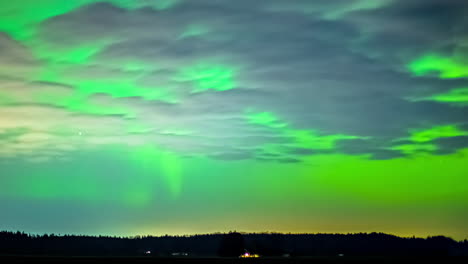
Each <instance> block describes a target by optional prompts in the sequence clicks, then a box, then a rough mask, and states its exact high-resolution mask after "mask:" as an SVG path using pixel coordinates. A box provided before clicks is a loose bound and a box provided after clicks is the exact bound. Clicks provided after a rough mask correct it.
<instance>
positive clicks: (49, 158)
mask: <svg viewBox="0 0 468 264" xmlns="http://www.w3.org/2000/svg"><path fill="white" fill-rule="evenodd" d="M188 1H189V0H177V1H176V0H153V1H151V0H147V1H145V0H138V1H137V0H106V1H104V0H103V1H99V0H77V1H63V0H21V1H3V0H0V4H1V9H0V10H1V11H0V32H1V34H0V210H1V211H2V212H6V213H5V214H2V215H0V229H9V230H24V231H27V232H54V233H84V234H111V235H135V234H155V235H158V234H166V233H167V234H185V233H202V232H218V231H229V230H240V231H253V232H260V231H279V232H371V231H377V232H388V233H393V234H397V235H404V236H406V235H408V236H409V235H418V236H427V235H437V234H443V235H448V236H452V237H454V238H456V239H464V238H466V236H467V234H468V227H467V226H466V221H468V213H467V210H466V208H467V206H468V177H466V175H468V166H467V164H468V163H467V159H468V143H467V142H468V140H467V139H468V119H467V117H466V116H467V115H464V114H468V112H467V111H468V110H467V109H468V108H467V107H466V106H468V104H467V103H468V88H465V87H467V85H468V83H466V79H467V78H468V64H467V61H466V59H464V58H466V57H467V56H466V55H467V54H463V52H461V53H460V52H458V53H457V54H456V56H455V55H454V56H446V55H441V54H446V53H444V52H445V50H442V49H441V48H439V47H442V46H443V44H446V43H445V42H444V43H439V44H440V45H439V46H437V45H434V46H429V45H422V44H418V45H416V44H414V46H415V47H412V46H411V47H410V45H412V44H410V43H409V42H408V43H405V45H404V46H398V45H400V43H396V44H395V47H392V49H391V48H389V47H387V46H386V45H377V46H376V44H375V43H383V42H385V41H386V39H384V38H385V37H384V36H387V35H391V34H395V32H394V31H392V30H398V27H395V28H394V29H388V30H389V31H388V32H386V31H385V32H382V34H380V33H381V32H377V30H387V29H380V28H379V29H375V28H373V27H372V26H370V25H368V24H366V25H364V26H363V25H362V24H360V23H362V21H361V20H360V19H356V15H358V14H365V16H363V19H371V20H372V21H373V20H375V21H376V22H375V23H374V24H379V25H380V24H382V23H384V22H385V20H382V21H380V20H379V19H384V18H383V17H384V16H382V15H381V13H382V12H384V11H385V10H389V12H393V13H391V14H398V15H401V16H403V15H405V14H406V13H405V12H403V11H401V10H399V9H398V8H402V7H401V6H402V5H401V3H400V4H398V3H399V2H401V1H402V0H392V1H382V2H379V3H375V1H367V0H360V1H352V2H347V3H333V4H325V3H323V4H316V3H312V2H309V3H302V4H301V3H300V2H301V1H298V3H289V2H288V3H285V2H281V1H276V0H272V1H265V2H263V1H261V2H259V3H258V4H255V5H252V6H250V5H247V4H246V2H244V1H239V3H234V1H233V2H231V3H229V2H228V1H226V2H225V3H224V5H226V7H227V10H230V11H229V15H226V14H224V15H223V14H219V15H213V17H211V15H212V14H211V13H210V15H208V13H207V12H209V11H207V10H220V11H219V12H224V11H223V9H222V8H219V9H216V8H215V7H216V5H217V4H219V3H212V4H208V3H205V2H204V1H199V2H197V3H192V4H189V3H188ZM221 2H222V1H221ZM212 5H213V6H212ZM198 6H199V7H198ZM403 6H404V5H403ZM197 7H198V8H197ZM192 12H193V13H192ZM242 12H247V13H248V14H247V15H246V14H244V15H242V14H240V13H242ZM291 13H292V14H294V15H295V16H297V17H300V19H299V18H296V19H297V20H294V19H289V17H288V14H291ZM384 13H385V12H384ZM408 13H409V12H408ZM96 14H99V16H96ZM374 14H376V15H374ZM423 15H424V14H423ZM283 16H284V17H283ZM270 17H271V18H270ZM91 18H92V19H91ZM116 18H118V19H116ZM404 18H405V19H407V20H408V21H410V22H411V21H412V20H411V18H407V17H404ZM94 19H95V20H94ZM272 19H274V20H272ZM283 19H284V21H283ZM391 19H393V18H391ZM402 19H403V18H402ZM299 20H300V21H299ZM272 21H276V22H274V23H275V24H271V23H272ZM301 21H302V22H301ZM402 21H403V20H402ZM405 21H406V20H405ZM428 21H432V18H430V17H429V18H428ZM410 22H408V25H411V26H415V27H416V26H418V25H419V24H418V25H415V24H417V23H414V24H412V23H410ZM87 23H88V24H87ZM113 23H119V24H118V25H114V24H113ZM120 23H121V24H120ZM242 23H245V24H242ZM304 25H307V27H306V28H305V29H304V28H300V27H301V26H304ZM324 25H325V26H324ZM309 26H310V27H313V29H314V30H312V31H311V30H310V29H309V28H308V27H309ZM296 27H297V28H296ZM323 28H326V29H323ZM349 28H353V30H349ZM296 29H297V30H296ZM347 30H348V31H347ZM417 30H419V31H418V32H422V31H421V30H420V28H418V29H417ZM427 30H428V29H427ZM434 30H435V29H434ZM335 31H336V32H335ZM451 32H452V31H451ZM454 32H455V31H454ZM427 34H430V33H427ZM446 34H449V33H446ZM450 34H452V33H450ZM460 34H461V33H460ZM403 36H406V35H404V34H403ZM379 38H382V39H379ZM395 38H396V39H398V37H395ZM401 38H402V37H401ZM376 39H377V40H378V41H377V40H376ZM421 39H422V40H421V43H427V42H428V41H426V40H425V39H424V38H423V37H421ZM447 39H451V38H447ZM453 39H455V38H453ZM457 39H458V38H457ZM460 39H462V38H461V37H460ZM366 41H368V42H366ZM441 41H442V40H441ZM322 42H323V43H322ZM442 42H443V41H442ZM355 45H364V46H363V47H359V49H356V46H355ZM366 45H367V46H366ZM447 45H448V44H447ZM453 45H455V46H456V47H457V48H458V50H459V48H460V46H463V45H464V44H463V43H455V44H453ZM381 46H382V47H381ZM420 47H424V48H425V49H426V50H422V51H421V50H417V49H419V48H420ZM393 48H394V49H393ZM454 49H455V48H454ZM359 50H368V51H366V52H364V53H362V54H360V53H359V52H358V51H359ZM416 50H417V52H416ZM412 52H414V54H415V56H411V58H410V60H409V62H408V61H402V60H401V59H400V58H402V57H405V55H406V54H408V53H411V54H413V53H412ZM393 53H395V54H394V57H390V56H393V55H392V54H393ZM371 54H386V55H385V56H387V55H388V54H390V55H388V56H389V57H385V56H378V58H376V57H375V56H373V55H371ZM417 54H422V55H420V56H418V55H417ZM454 54H455V53H454ZM370 58H372V61H371V62H369V60H371V59H370ZM405 58H406V59H407V57H405ZM366 63H368V64H366ZM363 65H364V66H363ZM376 65H382V67H380V66H376ZM379 67H380V68H379ZM388 69H391V70H388ZM394 69H398V71H395V70H394ZM402 69H403V70H402ZM387 70H388V72H385V73H382V72H383V71H387ZM388 76H392V77H388ZM389 78H391V79H389ZM413 92H414V93H413ZM414 94H418V96H416V97H414ZM420 94H423V96H420ZM408 98H410V99H408ZM379 155H382V156H379ZM386 155H389V156H386ZM38 212H40V216H38V217H37V218H36V219H34V220H33V217H32V216H33V215H38ZM194 223H196V224H194Z"/></svg>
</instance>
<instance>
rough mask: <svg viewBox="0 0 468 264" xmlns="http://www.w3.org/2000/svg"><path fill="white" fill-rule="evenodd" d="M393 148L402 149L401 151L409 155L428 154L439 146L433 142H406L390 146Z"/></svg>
mask: <svg viewBox="0 0 468 264" xmlns="http://www.w3.org/2000/svg"><path fill="white" fill-rule="evenodd" d="M390 149H391V150H397V151H401V153H403V154H405V155H409V156H414V155H420V154H426V153H431V152H434V151H436V150H437V149H438V148H437V146H436V145H433V144H404V145H398V146H394V147H391V148H390Z"/></svg>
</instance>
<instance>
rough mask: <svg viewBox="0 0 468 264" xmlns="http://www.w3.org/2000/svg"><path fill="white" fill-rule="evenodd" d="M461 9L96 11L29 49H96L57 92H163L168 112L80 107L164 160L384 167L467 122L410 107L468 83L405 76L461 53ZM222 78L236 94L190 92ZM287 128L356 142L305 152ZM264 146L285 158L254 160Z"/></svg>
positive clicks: (67, 70)
mask: <svg viewBox="0 0 468 264" xmlns="http://www.w3.org/2000/svg"><path fill="white" fill-rule="evenodd" d="M467 7H468V4H467V2H466V1H461V0H460V1H457V0H450V1H436V0H430V1H422V0H414V1H403V0H389V1H381V2H380V3H378V4H376V2H374V1H366V0H356V1H344V0H341V1H305V0H303V1H280V0H271V1H247V0H239V1H227V0H226V1H211V0H210V1H209V0H196V1H181V2H180V3H179V4H177V5H175V6H174V7H172V8H169V9H164V10H156V9H153V8H151V7H143V8H137V9H124V8H121V7H117V6H114V5H112V4H111V3H97V4H91V5H87V6H83V7H81V8H79V9H76V10H74V11H72V12H69V13H66V14H62V15H59V16H56V17H53V18H50V19H48V20H46V21H44V22H43V23H42V24H41V25H40V27H39V29H38V37H39V38H40V39H41V40H42V44H43V45H44V46H50V47H53V48H54V49H57V50H67V49H72V48H73V47H89V46H91V47H94V48H96V51H95V53H93V54H91V55H90V56H91V57H90V58H89V61H88V62H87V63H84V64H77V65H75V64H74V65H68V66H67V65H65V66H64V65H62V66H61V67H63V71H62V72H61V74H62V75H61V76H62V80H60V81H63V82H65V84H67V85H71V86H73V85H75V86H79V84H80V82H86V81H89V82H92V81H99V82H100V83H98V85H100V86H109V88H108V89H112V85H114V84H115V83H119V82H125V83H127V82H128V83H130V85H133V86H135V87H137V88H140V87H144V88H145V89H146V90H145V91H146V92H147V93H148V92H149V91H155V92H156V91H164V93H165V94H167V96H166V97H168V98H170V99H167V98H164V100H161V99H159V98H158V100H150V99H148V98H147V97H145V96H143V95H142V94H136V95H132V96H128V97H131V98H117V97H118V96H102V95H100V94H93V95H91V96H90V97H89V100H90V102H93V104H96V105H99V106H109V107H110V106H112V107H121V108H125V109H129V110H128V111H129V112H131V114H128V115H127V116H126V118H123V117H122V116H119V117H118V118H123V119H122V120H123V121H122V122H124V123H126V122H133V121H135V122H136V123H138V124H144V127H145V128H144V129H143V130H145V131H147V132H146V133H143V134H144V135H145V140H149V141H150V142H155V143H157V144H159V145H160V146H163V147H166V148H168V149H172V150H175V151H180V152H184V153H186V152H189V153H191V154H200V153H202V154H205V155H208V156H211V157H214V158H220V159H242V158H251V157H254V156H255V157H257V158H258V159H270V160H277V161H280V160H284V161H287V160H288V159H293V160H299V158H296V157H303V156H307V155H314V154H322V153H334V152H342V153H347V154H352V155H361V154H369V155H370V157H371V158H373V159H390V158H394V157H400V156H402V155H403V154H402V153H401V152H400V151H395V150H391V147H393V146H394V145H395V144H397V143H394V142H395V140H399V139H402V138H406V137H408V136H409V130H410V129H413V128H420V127H427V128H430V127H431V126H436V125H444V124H460V123H465V122H466V116H468V108H462V107H452V106H450V105H448V104H441V103H436V102H427V101H418V100H417V98H424V97H427V96H430V95H431V94H436V93H441V92H444V91H447V90H449V89H452V88H454V87H463V86H465V85H468V83H467V81H466V79H463V78H460V79H452V80H442V79H439V78H437V77H434V76H425V77H414V76H413V75H412V74H411V72H409V71H408V69H407V67H406V65H407V63H408V62H410V61H411V60H413V59H416V58H418V57H419V56H420V55H422V54H425V53H440V54H444V55H447V56H448V55H451V54H452V52H454V51H455V50H456V51H458V54H459V53H460V50H463V49H460V47H462V46H463V43H465V44H466V39H465V40H464V38H465V37H464V36H465V35H464V34H465V33H466V32H464V30H466V29H465V27H464V25H467V19H466V18H465V17H464V14H465V13H466V12H465V11H466V9H467ZM0 41H3V42H5V41H4V40H2V39H0ZM0 47H1V46H0ZM1 52H2V51H1V49H0V55H1V54H3V53H1ZM462 53H463V52H462ZM5 54H7V53H5ZM19 54H23V53H21V52H20V53H19ZM462 55H466V54H462ZM2 56H3V55H2ZM457 56H458V55H457ZM461 57H463V56H461ZM19 61H21V60H19ZM213 68H214V70H213ZM220 69H221V70H220ZM210 71H211V72H210ZM220 71H221V73H220ZM187 72H188V74H189V75H191V76H189V77H187V76H181V75H183V74H186V75H187ZM213 72H214V73H213ZM216 72H217V73H216ZM226 72H229V73H232V76H230V77H229V78H227V80H224V81H226V82H231V83H232V87H231V88H234V89H232V90H227V91H222V92H220V91H215V90H209V89H208V90H202V91H197V86H199V85H200V82H201V83H203V82H205V84H206V83H210V82H211V83H213V82H217V81H219V80H215V81H213V80H208V81H206V80H203V78H211V77H212V75H213V74H214V75H216V74H218V75H223V74H224V75H226ZM206 76H208V77H206ZM215 77H216V76H215ZM197 78H198V79H197ZM116 89H117V88H116ZM118 89H125V88H120V87H119V88H118ZM195 91H197V92H195ZM247 110H250V111H257V112H270V113H273V114H274V115H275V116H276V117H278V118H279V119H280V120H281V121H282V122H284V123H286V124H287V128H284V129H272V128H268V127H261V126H259V125H258V124H252V123H249V122H248V120H247V119H246V117H245V116H246V111H247ZM285 129H289V130H311V131H319V132H320V133H319V134H320V135H321V136H331V135H352V136H356V137H361V138H364V137H365V138H366V139H353V140H337V141H336V142H335V143H336V148H334V149H326V150H325V149H312V148H307V147H305V146H299V145H300V143H298V142H295V141H297V139H295V138H294V137H291V133H290V134H288V133H286V132H285ZM444 140H445V139H444ZM132 141H133V139H132ZM441 144H442V143H441ZM447 144H448V143H447ZM269 145H274V146H275V147H276V148H278V149H281V150H282V151H284V153H282V154H281V155H279V154H277V153H274V152H268V151H265V150H264V149H265V148H266V146H269ZM453 145H454V146H453V147H452V148H453V149H454V150H456V149H457V147H456V146H457V143H456V142H455V143H453ZM459 146H460V148H461V147H464V145H463V144H461V143H460V145H459ZM447 148H450V147H449V146H447ZM223 149H224V150H223ZM259 149H260V150H263V151H259ZM441 151H442V150H441ZM448 152H450V151H447V153H448ZM277 155H279V156H277Z"/></svg>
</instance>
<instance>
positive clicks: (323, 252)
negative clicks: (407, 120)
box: [0, 231, 468, 257]
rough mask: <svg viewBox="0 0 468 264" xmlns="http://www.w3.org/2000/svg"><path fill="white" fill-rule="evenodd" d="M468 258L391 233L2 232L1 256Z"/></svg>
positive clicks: (461, 249)
mask: <svg viewBox="0 0 468 264" xmlns="http://www.w3.org/2000/svg"><path fill="white" fill-rule="evenodd" d="M246 251H248V252H250V253H256V254H259V255H260V256H263V257H296V256H338V255H345V256H468V241H467V240H464V241H455V240H453V239H451V238H448V237H444V236H432V237H427V238H416V237H411V238H402V237H398V236H394V235H389V234H385V233H355V234H281V233H239V232H229V233H215V234H203V235H191V236H168V235H165V236H158V237H155V236H134V237H116V236H84V235H55V234H45V235H31V234H26V233H23V232H9V231H1V232H0V255H48V256H53V255H56V256H140V255H149V256H160V257H168V256H169V257H170V256H179V257H180V256H189V257H210V256H213V257H214V256H220V257H238V256H239V255H241V254H243V253H244V252H246Z"/></svg>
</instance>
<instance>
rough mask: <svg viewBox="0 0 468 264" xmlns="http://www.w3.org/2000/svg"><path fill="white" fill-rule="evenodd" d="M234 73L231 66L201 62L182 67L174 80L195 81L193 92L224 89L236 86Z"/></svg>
mask: <svg viewBox="0 0 468 264" xmlns="http://www.w3.org/2000/svg"><path fill="white" fill-rule="evenodd" d="M236 73H237V71H236V70H235V69H234V68H232V67H227V66H223V65H216V64H205V63H202V64H197V65H193V66H189V67H186V68H183V69H182V70H181V72H180V73H179V74H178V75H177V76H176V77H175V80H176V81H179V82H193V83H195V85H196V88H195V89H194V90H193V91H192V92H195V93H196V92H202V91H206V90H215V91H226V90H231V89H234V88H236V83H235V80H234V79H235V76H236Z"/></svg>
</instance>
